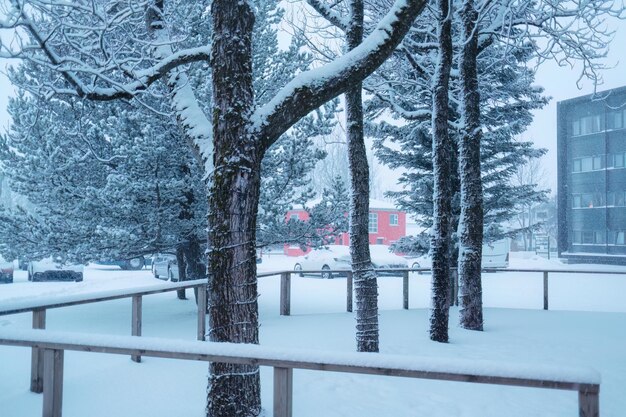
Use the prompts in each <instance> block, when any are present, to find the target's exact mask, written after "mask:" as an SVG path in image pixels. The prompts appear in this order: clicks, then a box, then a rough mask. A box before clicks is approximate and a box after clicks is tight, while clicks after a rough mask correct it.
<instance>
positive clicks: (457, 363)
mask: <svg viewBox="0 0 626 417" xmlns="http://www.w3.org/2000/svg"><path fill="white" fill-rule="evenodd" d="M0 345H9V346H24V347H31V348H33V349H40V350H41V351H42V352H43V361H44V363H43V364H44V384H43V396H44V398H43V417H61V415H62V404H63V366H64V356H65V351H68V350H70V351H80V352H98V353H110V354H120V355H131V356H153V357H159V358H171V359H181V360H195V361H206V362H223V363H238V364H248V365H259V366H269V367H273V368H274V404H273V409H274V417H291V416H292V414H293V370H294V369H307V370H317V371H331V372H343V373H352V374H368V375H385V376H396V377H406V378H420V379H431V380H443V381H460V382H471V383H481V384H495V385H509V386H518V387H531V388H550V389H559V390H570V391H576V392H578V409H579V417H599V415H600V411H599V401H600V400H599V395H600V376H599V374H598V373H597V372H595V371H593V370H590V369H584V368H571V369H564V368H563V367H550V366H543V365H542V366H536V367H533V366H531V365H529V364H511V363H509V362H506V363H505V362H502V363H498V362H493V361H485V362H484V363H481V362H479V361H476V360H462V359H449V358H445V359H444V358H442V359H434V358H417V357H411V356H399V355H386V354H380V353H338V352H319V351H302V350H295V349H291V350H285V349H276V348H268V347H264V346H259V345H250V344H231V343H211V342H191V341H179V340H167V339H157V338H139V337H130V336H103V335H91V334H79V333H54V332H50V331H43V330H25V331H7V330H0Z"/></svg>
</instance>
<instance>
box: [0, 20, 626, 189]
mask: <svg viewBox="0 0 626 417" xmlns="http://www.w3.org/2000/svg"><path fill="white" fill-rule="evenodd" d="M615 27H616V28H617V33H616V35H615V39H614V41H613V44H612V46H611V50H610V51H609V55H608V57H607V59H606V65H608V66H611V67H613V68H611V69H609V70H606V71H605V72H604V73H603V78H604V84H603V85H601V86H600V87H598V90H599V91H602V90H606V89H611V88H616V87H621V86H624V85H626V21H622V22H616V23H615ZM5 65H6V61H5V62H2V61H1V60H0V68H1V69H4V68H5ZM578 76H579V70H578V69H577V68H574V69H572V68H569V67H558V66H557V65H556V64H555V63H553V62H547V63H545V64H543V65H542V66H541V67H540V68H539V69H538V71H537V77H536V84H537V85H541V86H543V87H544V88H545V93H546V95H548V96H550V97H552V100H551V101H550V103H549V105H548V106H546V107H545V108H544V109H542V110H540V111H537V112H535V120H534V122H533V124H532V125H531V126H530V128H529V129H528V130H527V131H526V132H525V133H524V135H522V138H523V139H525V140H532V141H533V142H535V143H536V145H537V146H538V147H543V148H547V149H548V153H547V155H546V156H545V157H544V161H543V165H544V167H545V170H546V174H547V176H546V177H547V178H546V184H545V185H546V186H547V187H549V188H551V189H552V190H553V193H554V192H556V103H557V101H560V100H565V99H569V98H572V97H577V96H580V95H584V94H590V93H592V92H593V91H594V86H593V85H592V83H591V82H589V81H587V80H584V81H583V82H582V86H581V87H582V88H581V89H580V90H579V89H578V87H577V86H576V81H577V79H578ZM12 94H14V89H13V87H12V86H11V85H10V83H9V82H8V80H7V79H6V77H5V76H4V74H1V75H0V130H1V131H4V130H5V129H6V127H7V126H8V123H9V120H8V119H9V118H8V114H7V113H6V106H7V100H8V97H9V96H10V95H12ZM390 177H393V175H391V176H390ZM394 185H395V184H388V185H387V187H385V186H384V185H383V187H382V188H389V189H393V188H396V187H395V186H394Z"/></svg>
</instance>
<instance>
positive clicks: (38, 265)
mask: <svg viewBox="0 0 626 417" xmlns="http://www.w3.org/2000/svg"><path fill="white" fill-rule="evenodd" d="M84 269H85V267H84V265H79V264H72V263H68V262H63V261H61V260H60V259H52V258H46V259H42V260H41V261H30V262H29V263H28V280H29V281H33V282H36V281H76V282H80V281H82V280H83V271H84Z"/></svg>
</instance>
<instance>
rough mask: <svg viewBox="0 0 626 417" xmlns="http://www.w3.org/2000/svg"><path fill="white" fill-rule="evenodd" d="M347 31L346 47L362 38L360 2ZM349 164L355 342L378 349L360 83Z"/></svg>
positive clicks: (353, 104) (349, 114)
mask: <svg viewBox="0 0 626 417" xmlns="http://www.w3.org/2000/svg"><path fill="white" fill-rule="evenodd" d="M350 14H351V19H350V23H349V26H348V28H347V31H346V40H347V47H348V50H352V49H354V48H356V47H357V46H359V45H360V44H361V42H362V41H363V1H362V0H351V1H350ZM345 99H346V124H347V126H348V132H347V139H348V161H349V166H350V182H351V187H352V193H351V197H350V255H351V258H352V272H353V279H354V281H353V282H354V292H355V298H356V342H357V350H358V351H359V352H378V344H379V340H378V338H379V332H378V283H377V279H376V272H375V271H374V268H373V267H372V262H371V257H370V247H369V229H368V224H369V166H368V161H367V153H366V150H365V140H364V133H363V102H362V92H361V83H355V84H354V85H353V86H352V87H351V88H350V89H349V90H348V91H346V94H345Z"/></svg>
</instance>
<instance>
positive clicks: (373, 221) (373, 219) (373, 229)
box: [367, 213, 378, 233]
mask: <svg viewBox="0 0 626 417" xmlns="http://www.w3.org/2000/svg"><path fill="white" fill-rule="evenodd" d="M367 231H368V232H369V233H378V213H370V215H369V223H368V225H367Z"/></svg>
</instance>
